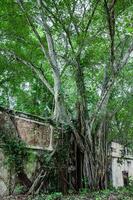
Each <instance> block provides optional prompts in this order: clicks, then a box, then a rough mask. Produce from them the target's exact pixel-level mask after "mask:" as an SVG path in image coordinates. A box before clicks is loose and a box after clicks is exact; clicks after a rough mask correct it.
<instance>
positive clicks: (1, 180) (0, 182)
mask: <svg viewBox="0 0 133 200" xmlns="http://www.w3.org/2000/svg"><path fill="white" fill-rule="evenodd" d="M8 183H9V173H8V170H7V169H6V167H5V165H4V155H3V154H2V151H1V149H0V196H3V195H5V194H8Z"/></svg>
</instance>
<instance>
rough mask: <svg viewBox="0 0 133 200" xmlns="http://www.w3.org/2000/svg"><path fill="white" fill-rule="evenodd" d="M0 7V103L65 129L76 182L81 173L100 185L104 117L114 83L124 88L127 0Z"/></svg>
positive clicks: (128, 55)
mask: <svg viewBox="0 0 133 200" xmlns="http://www.w3.org/2000/svg"><path fill="white" fill-rule="evenodd" d="M0 4H1V7H2V9H1V32H0V34H1V47H0V53H1V72H2V73H1V74H2V76H1V77H0V78H1V79H0V80H1V95H2V94H3V98H2V97H1V103H2V104H3V105H7V106H11V107H14V109H19V110H22V111H28V112H31V113H34V114H36V115H42V116H44V115H45V116H46V117H51V119H52V125H54V127H55V129H56V128H57V129H58V130H60V128H61V129H62V130H63V131H64V132H65V129H67V131H68V135H70V136H71V146H73V150H74V149H75V152H74V155H75V157H76V161H75V166H76V179H77V187H78V188H79V187H81V186H82V181H81V179H82V178H83V177H84V178H86V180H87V185H88V186H89V187H90V188H99V187H104V186H105V184H106V167H107V142H108V133H109V127H110V126H111V120H110V119H112V116H113V117H114V116H115V117H116V113H118V110H119V105H118V104H117V100H116V99H118V98H119V97H120V96H122V94H121V92H120V91H121V90H122V87H121V85H123V84H125V90H126V91H129V90H130V91H131V88H130V87H131V86H129V85H130V84H129V85H128V84H127V82H128V81H127V76H128V75H131V73H132V69H131V65H132V51H133V42H132V39H133V37H132V33H133V27H132V17H133V16H132V0H127V1H126V2H125V1H117V0H90V1H89V0H83V1H80V0H78V1H75V0H56V1H53V0H45V1H43V0H36V1H35V0H34V1H30V0H29V1H22V0H17V1H13V0H9V1H8V0H7V1H5V0H4V1H1V3H0ZM124 80H125V81H124ZM130 80H131V78H130ZM121 82H122V83H123V84H119V83H121ZM117 91H118V93H120V95H118V93H117ZM21 95H22V97H21ZM24 102H25V103H24ZM113 102H115V103H114V104H113ZM31 103H32V106H31ZM114 105H115V108H114ZM113 109H115V111H114V110H113ZM117 122H118V120H117ZM112 123H113V120H112ZM117 127H118V126H117ZM71 156H72V155H71Z"/></svg>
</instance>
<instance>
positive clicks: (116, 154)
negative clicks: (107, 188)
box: [112, 142, 133, 187]
mask: <svg viewBox="0 0 133 200" xmlns="http://www.w3.org/2000/svg"><path fill="white" fill-rule="evenodd" d="M122 152H123V146H122V145H120V144H118V143H114V142H113V143H112V184H113V186H114V187H122V186H124V180H123V172H124V171H125V172H127V173H128V177H132V178H133V156H132V154H130V153H127V152H125V156H124V158H123V159H122V158H121V157H122Z"/></svg>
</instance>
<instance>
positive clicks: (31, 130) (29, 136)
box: [15, 118, 50, 148]
mask: <svg viewBox="0 0 133 200" xmlns="http://www.w3.org/2000/svg"><path fill="white" fill-rule="evenodd" d="M15 121H16V124H17V128H18V132H19V135H20V137H21V138H22V139H23V140H24V141H25V142H26V143H27V144H28V145H31V146H39V147H42V148H48V146H49V143H50V126H49V125H47V124H42V123H39V122H36V121H32V120H26V119H23V118H16V119H15Z"/></svg>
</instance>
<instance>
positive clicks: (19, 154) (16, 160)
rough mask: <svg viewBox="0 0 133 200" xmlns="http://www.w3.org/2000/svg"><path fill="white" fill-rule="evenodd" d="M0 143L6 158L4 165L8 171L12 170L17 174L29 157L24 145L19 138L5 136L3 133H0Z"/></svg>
mask: <svg viewBox="0 0 133 200" xmlns="http://www.w3.org/2000/svg"><path fill="white" fill-rule="evenodd" d="M0 141H1V143H2V151H3V153H4V155H5V158H6V160H5V164H7V165H8V166H9V167H10V169H13V168H14V169H15V171H16V172H19V171H20V170H21V168H22V167H23V166H24V164H25V162H26V161H27V160H28V157H29V155H30V154H29V152H28V150H27V148H26V144H25V143H24V142H23V141H22V140H20V138H18V137H15V136H13V135H10V134H5V133H4V132H0Z"/></svg>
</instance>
